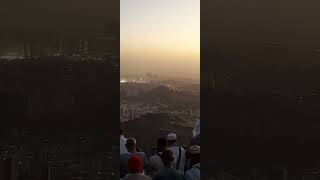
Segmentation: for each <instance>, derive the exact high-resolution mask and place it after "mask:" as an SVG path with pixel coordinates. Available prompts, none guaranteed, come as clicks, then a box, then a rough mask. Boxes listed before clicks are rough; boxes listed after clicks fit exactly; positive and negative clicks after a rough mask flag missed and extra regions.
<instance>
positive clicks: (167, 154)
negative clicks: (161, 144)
mask: <svg viewBox="0 0 320 180" xmlns="http://www.w3.org/2000/svg"><path fill="white" fill-rule="evenodd" d="M162 161H163V165H164V166H166V167H171V165H172V163H173V161H174V155H173V153H172V151H170V150H168V149H167V150H164V151H163V152H162Z"/></svg>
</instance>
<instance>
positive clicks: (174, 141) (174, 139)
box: [167, 133, 177, 145]
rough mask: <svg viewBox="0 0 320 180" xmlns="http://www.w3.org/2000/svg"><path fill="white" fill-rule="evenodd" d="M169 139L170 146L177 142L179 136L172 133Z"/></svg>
mask: <svg viewBox="0 0 320 180" xmlns="http://www.w3.org/2000/svg"><path fill="white" fill-rule="evenodd" d="M167 139H168V144H169V145H172V144H175V143H176V141H177V135H176V134H174V133H170V134H168V137H167Z"/></svg>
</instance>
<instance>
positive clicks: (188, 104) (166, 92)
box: [127, 85, 200, 109]
mask: <svg viewBox="0 0 320 180" xmlns="http://www.w3.org/2000/svg"><path fill="white" fill-rule="evenodd" d="M127 99H128V100H131V101H138V102H144V103H152V102H159V103H163V104H167V105H168V106H170V107H172V108H175V109H186V108H187V109H189V108H199V107H200V97H199V96H196V95H194V94H192V93H187V92H180V91H177V90H175V89H174V88H171V87H169V86H163V85H161V86H158V87H156V88H153V89H151V90H149V91H146V92H143V93H140V94H139V95H137V96H134V97H129V98H127Z"/></svg>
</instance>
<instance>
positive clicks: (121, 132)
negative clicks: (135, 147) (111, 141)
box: [120, 128, 123, 136]
mask: <svg viewBox="0 0 320 180" xmlns="http://www.w3.org/2000/svg"><path fill="white" fill-rule="evenodd" d="M121 135H123V129H122V128H120V136H121Z"/></svg>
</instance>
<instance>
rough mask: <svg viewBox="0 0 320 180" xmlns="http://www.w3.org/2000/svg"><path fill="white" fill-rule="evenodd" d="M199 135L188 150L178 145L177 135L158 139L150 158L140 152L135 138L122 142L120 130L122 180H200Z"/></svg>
mask: <svg viewBox="0 0 320 180" xmlns="http://www.w3.org/2000/svg"><path fill="white" fill-rule="evenodd" d="M199 137H200V134H198V135H197V136H195V138H194V139H193V140H192V141H191V143H190V146H189V147H188V148H183V147H181V146H179V145H178V144H177V135H176V134H174V133H170V134H168V135H167V136H166V137H160V138H158V139H157V148H156V149H157V151H156V153H154V154H153V155H152V156H151V157H149V158H148V157H147V155H146V153H145V152H142V151H141V150H140V149H139V148H138V146H137V141H136V139H135V138H132V137H130V138H125V137H124V135H123V130H121V129H120V179H121V180H151V179H153V180H200V140H197V139H199Z"/></svg>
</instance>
